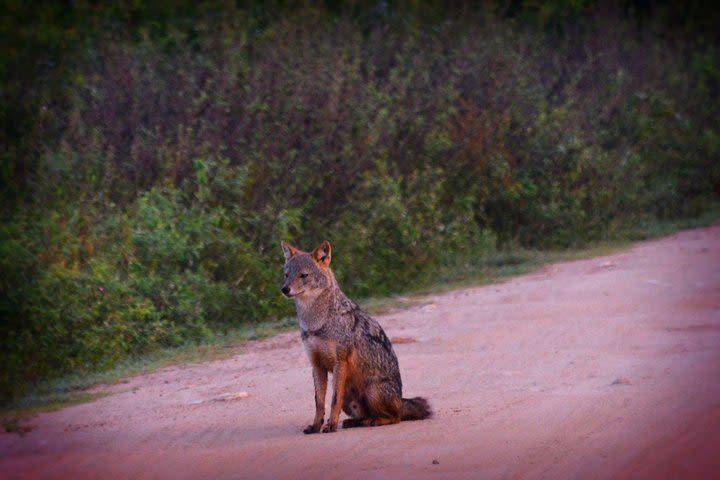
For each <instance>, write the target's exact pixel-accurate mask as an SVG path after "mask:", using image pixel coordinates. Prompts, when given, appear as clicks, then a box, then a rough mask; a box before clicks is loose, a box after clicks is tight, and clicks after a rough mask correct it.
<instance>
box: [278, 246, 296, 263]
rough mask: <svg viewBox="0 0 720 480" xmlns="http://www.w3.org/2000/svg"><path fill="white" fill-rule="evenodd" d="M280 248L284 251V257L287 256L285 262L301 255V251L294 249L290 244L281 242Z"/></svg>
mask: <svg viewBox="0 0 720 480" xmlns="http://www.w3.org/2000/svg"><path fill="white" fill-rule="evenodd" d="M280 246H281V247H282V249H283V255H285V260H290V259H291V258H292V257H294V256H295V255H297V254H298V253H300V250H298V249H297V248H295V247H293V246H292V245H290V244H289V243H285V242H280Z"/></svg>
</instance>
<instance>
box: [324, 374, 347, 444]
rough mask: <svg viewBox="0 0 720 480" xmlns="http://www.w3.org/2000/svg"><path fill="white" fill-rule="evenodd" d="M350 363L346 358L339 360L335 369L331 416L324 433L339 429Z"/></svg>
mask: <svg viewBox="0 0 720 480" xmlns="http://www.w3.org/2000/svg"><path fill="white" fill-rule="evenodd" d="M347 373H348V365H347V361H346V360H338V362H337V363H336V364H335V368H334V369H333V397H332V405H331V406H330V418H328V421H327V423H326V424H325V426H324V427H323V429H322V431H323V433H328V432H334V431H335V430H337V424H338V420H339V419H340V409H341V408H342V405H343V401H344V399H343V397H344V395H345V380H347Z"/></svg>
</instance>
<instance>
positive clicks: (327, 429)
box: [322, 423, 337, 433]
mask: <svg viewBox="0 0 720 480" xmlns="http://www.w3.org/2000/svg"><path fill="white" fill-rule="evenodd" d="M336 430H337V423H335V424H332V423H326V424H325V425H324V426H323V428H322V432H323V433H331V432H334V431H336Z"/></svg>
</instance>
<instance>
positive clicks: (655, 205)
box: [0, 1, 720, 405]
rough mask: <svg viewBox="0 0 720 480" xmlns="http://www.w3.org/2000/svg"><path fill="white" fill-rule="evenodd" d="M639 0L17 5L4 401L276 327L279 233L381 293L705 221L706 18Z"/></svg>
mask: <svg viewBox="0 0 720 480" xmlns="http://www.w3.org/2000/svg"><path fill="white" fill-rule="evenodd" d="M420 3H422V5H419V4H420ZM645 3H646V2H643V3H640V2H636V3H633V2H618V3H616V4H614V3H612V2H585V1H580V2H539V3H538V2H510V3H509V4H507V2H498V3H497V4H493V3H487V4H484V5H485V6H483V7H475V6H473V5H474V3H473V2H467V3H464V2H456V3H453V6H451V7H448V8H447V9H446V10H443V9H442V8H441V7H442V6H443V5H445V3H444V2H436V3H434V2H426V3H423V2H413V3H408V4H407V5H406V4H404V3H402V2H358V3H357V4H356V7H355V8H354V9H347V8H345V7H342V6H338V5H336V4H335V3H333V2H326V3H324V4H323V6H322V7H317V6H314V7H308V6H307V5H309V4H310V3H307V4H304V3H303V2H299V4H297V5H295V4H293V5H290V4H284V3H279V4H272V5H271V4H267V5H264V4H263V3H253V2H249V3H244V2H239V3H237V4H231V3H226V2H205V3H201V4H200V5H196V3H195V2H188V3H187V4H185V3H183V2H169V3H168V4H165V3H163V2H156V3H144V2H133V3H132V4H127V2H107V6H102V7H101V6H95V5H92V4H87V5H86V4H84V3H82V2H73V4H72V6H67V5H65V4H58V3H56V2H39V3H37V4H34V5H33V8H32V9H28V7H24V6H23V4H22V3H21V2H9V3H8V5H7V9H6V10H7V12H6V13H7V15H5V16H4V20H3V22H5V23H4V24H3V25H4V27H5V28H4V31H5V32H8V33H9V35H8V36H7V38H6V40H7V42H6V44H7V45H8V48H7V49H6V50H5V51H4V52H3V56H2V57H0V69H1V70H2V73H3V75H4V77H3V78H4V81H3V85H2V91H1V92H0V94H1V95H2V101H3V105H4V106H5V108H4V109H3V113H2V122H3V126H4V129H3V138H2V142H1V143H2V144H3V148H2V151H1V152H0V153H1V154H2V156H3V158H2V163H1V165H2V167H1V168H0V179H2V184H1V185H0V186H1V187H2V191H1V192H0V194H1V195H2V199H3V204H4V205H5V206H7V208H3V210H2V212H0V220H1V221H2V222H1V224H0V294H1V296H0V319H1V321H2V323H1V324H0V335H1V337H2V344H1V345H0V364H1V365H2V369H1V370H0V401H1V402H2V403H4V404H7V405H10V404H17V402H18V401H19V400H18V399H22V398H26V399H27V398H29V397H28V395H43V394H47V393H48V392H56V391H58V389H60V391H61V393H62V391H63V389H65V390H66V391H67V392H72V391H75V390H77V389H79V388H80V389H81V388H84V387H85V386H86V385H87V384H88V382H92V381H95V380H88V379H96V380H97V381H102V378H103V377H102V375H105V373H103V372H126V373H127V374H130V373H132V372H139V371H142V368H143V367H142V366H138V365H142V364H143V362H145V361H146V359H154V358H156V357H155V356H157V359H158V360H157V362H159V364H162V362H164V361H166V360H163V359H164V358H165V359H175V360H167V361H177V358H179V357H176V356H175V355H176V354H177V355H182V354H181V353H178V352H189V351H192V350H197V346H198V345H206V346H207V345H209V346H210V347H208V348H209V349H211V350H212V349H213V348H215V347H212V346H213V345H228V344H234V343H236V342H237V341H240V340H242V339H244V338H253V335H255V334H254V333H248V332H253V331H257V329H258V328H260V329H262V328H265V327H258V325H278V324H279V325H285V324H287V323H288V321H287V320H282V319H285V318H287V317H289V316H291V315H292V313H293V311H292V304H291V303H290V302H287V301H285V300H284V299H283V298H282V296H281V295H280V294H279V287H280V283H281V276H282V275H281V271H282V270H281V267H282V254H281V251H280V247H279V242H280V240H286V241H290V242H292V243H293V244H296V245H297V246H299V247H301V248H304V249H311V248H313V247H315V246H316V245H317V244H318V243H319V242H320V241H321V240H323V239H328V240H330V241H331V242H332V244H333V246H334V258H335V260H334V267H335V270H336V273H337V275H338V277H339V279H340V281H341V283H342V285H343V287H344V288H345V290H346V291H347V292H348V294H350V295H351V296H353V297H354V298H367V297H369V296H374V297H387V296H392V295H398V294H405V293H407V292H413V291H415V292H417V291H421V290H422V289H425V288H435V287H433V286H434V285H437V284H453V285H457V284H462V283H463V282H478V281H480V282H482V281H486V280H487V279H493V278H497V276H498V275H504V274H506V273H507V274H512V273H518V272H521V271H524V270H526V269H527V268H530V267H533V266H536V265H539V264H541V263H546V262H547V261H552V260H553V259H557V258H561V257H562V256H560V257H558V256H557V255H559V254H557V253H550V252H558V251H565V252H575V251H578V249H579V250H580V251H582V250H583V249H584V248H586V247H588V246H597V245H598V242H600V245H610V244H613V242H625V241H629V240H636V239H642V238H647V237H649V236H655V235H659V234H664V233H667V232H669V231H674V230H675V229H677V228H682V227H686V226H692V223H693V222H695V223H696V224H708V222H710V218H711V217H712V216H713V215H716V212H717V195H718V192H720V131H718V125H717V118H719V114H720V108H719V106H718V92H719V86H720V59H719V58H718V54H717V52H718V44H717V38H716V36H717V32H716V30H715V27H714V25H716V23H715V22H714V21H713V19H714V18H716V17H717V15H716V14H715V10H714V9H712V8H710V7H707V8H706V9H705V10H703V8H702V5H701V4H700V3H698V4H697V5H695V4H694V3H692V2H690V3H691V4H692V5H695V7H694V8H692V9H691V8H687V9H680V10H678V8H677V5H675V3H673V2H665V3H658V4H657V5H656V6H655V7H654V8H653V9H650V10H647V9H643V8H644V7H642V5H645ZM506 4H507V5H506ZM68 5H69V4H68ZM508 5H509V6H508ZM678 5H680V4H679V3H678ZM683 5H684V4H683ZM692 5H691V6H692ZM641 7H642V8H641ZM698 12H700V13H698ZM712 218H716V217H712ZM603 242H604V243H603ZM603 248H604V247H603ZM567 255H570V254H569V253H568V254H567ZM263 322H265V323H263ZM267 322H269V323H267ZM268 331H274V327H272V328H271V327H268ZM241 332H245V333H241ZM203 348H204V347H203ZM219 350H222V348H219ZM172 352H175V353H172ZM134 362H135V363H134ZM152 362H155V360H152ZM152 362H151V363H152ZM157 362H156V363H153V364H154V365H156V364H158V363H157ZM133 365H135V366H133ZM126 373H110V374H109V375H111V376H123V375H125V374H126ZM74 376H76V377H77V378H81V379H83V380H79V381H78V382H79V383H73V381H70V380H63V379H67V378H75V377H74ZM58 379H61V380H58ZM63 382H65V383H63ZM63 385H65V386H63ZM78 385H79V386H78ZM76 387H77V388H76ZM38 392H40V393H38ZM43 392H45V393H43ZM31 403H32V402H31Z"/></svg>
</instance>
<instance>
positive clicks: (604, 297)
mask: <svg viewBox="0 0 720 480" xmlns="http://www.w3.org/2000/svg"><path fill="white" fill-rule="evenodd" d="M335 261H336V262H342V261H347V259H341V258H337V259H335ZM379 320H380V322H381V324H382V325H383V326H384V327H385V330H386V332H387V333H388V335H389V336H390V337H391V338H393V337H395V338H396V339H397V340H398V341H396V345H395V351H396V353H397V355H398V358H399V360H400V369H401V372H402V375H403V384H404V386H405V390H404V394H405V396H406V397H409V396H416V395H422V396H425V397H427V398H428V399H429V400H430V402H431V404H432V406H433V408H434V410H435V416H434V418H432V419H430V420H425V421H419V422H403V423H401V424H398V425H393V426H387V427H377V428H367V429H353V430H345V431H342V430H340V431H338V432H337V433H333V434H315V435H303V433H302V428H303V427H304V426H305V425H307V424H308V422H310V420H311V419H312V415H313V411H314V404H313V394H312V391H313V387H312V380H311V374H310V368H309V363H308V361H307V359H306V358H305V353H304V352H303V350H302V348H301V345H300V340H299V335H298V334H297V333H288V334H282V335H278V336H277V337H274V338H272V339H270V340H267V341H262V342H256V343H253V344H250V345H247V346H243V347H239V348H238V352H237V355H235V356H234V357H233V358H230V359H228V360H223V361H216V362H209V363H203V364H195V365H183V366H177V367H172V368H166V369H163V370H161V371H158V372H156V373H154V374H150V375H145V376H141V377H137V378H133V379H131V380H130V383H127V384H122V385H116V386H112V387H106V388H109V389H112V390H114V391H117V393H115V394H114V395H112V396H109V397H106V398H103V399H100V400H97V401H95V402H93V403H89V404H85V405H79V406H75V407H71V408H67V409H65V410H62V411H60V412H55V413H47V414H41V415H39V416H37V417H35V418H34V419H33V420H32V422H31V423H32V424H34V425H35V428H34V429H33V430H32V432H30V433H29V434H27V435H25V436H24V437H20V436H18V435H17V434H6V433H3V434H0V477H2V478H33V479H35V478H173V479H176V478H193V479H194V478H210V479H216V478H312V477H315V478H342V479H354V478H358V479H359V478H547V479H565V478H583V479H584V478H602V479H605V478H633V479H638V478H648V479H650V478H652V479H661V478H713V477H714V478H720V227H714V228H710V229H704V230H695V231H687V232H682V233H679V234H676V235H673V236H671V237H668V238H665V239H661V240H657V241H650V242H646V243H642V244H638V245H637V246H635V247H634V248H632V249H630V250H628V251H627V252H624V253H620V254H617V255H612V256H608V257H602V258H594V259H590V260H582V261H576V262H569V263H563V264H557V265H552V266H549V267H546V268H545V269H543V270H542V271H540V272H537V273H535V274H531V275H526V276H523V277H518V278H515V279H512V280H509V281H507V282H505V283H502V284H498V285H490V286H485V287H479V288H469V289H465V290H459V291H454V292H449V293H446V294H441V295H436V296H430V297H427V298H426V299H424V302H423V303H422V304H420V305H417V306H415V307H413V308H411V309H409V310H405V311H399V312H395V313H391V314H388V315H384V316H382V317H379ZM398 337H401V338H398ZM434 461H435V462H434Z"/></svg>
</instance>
